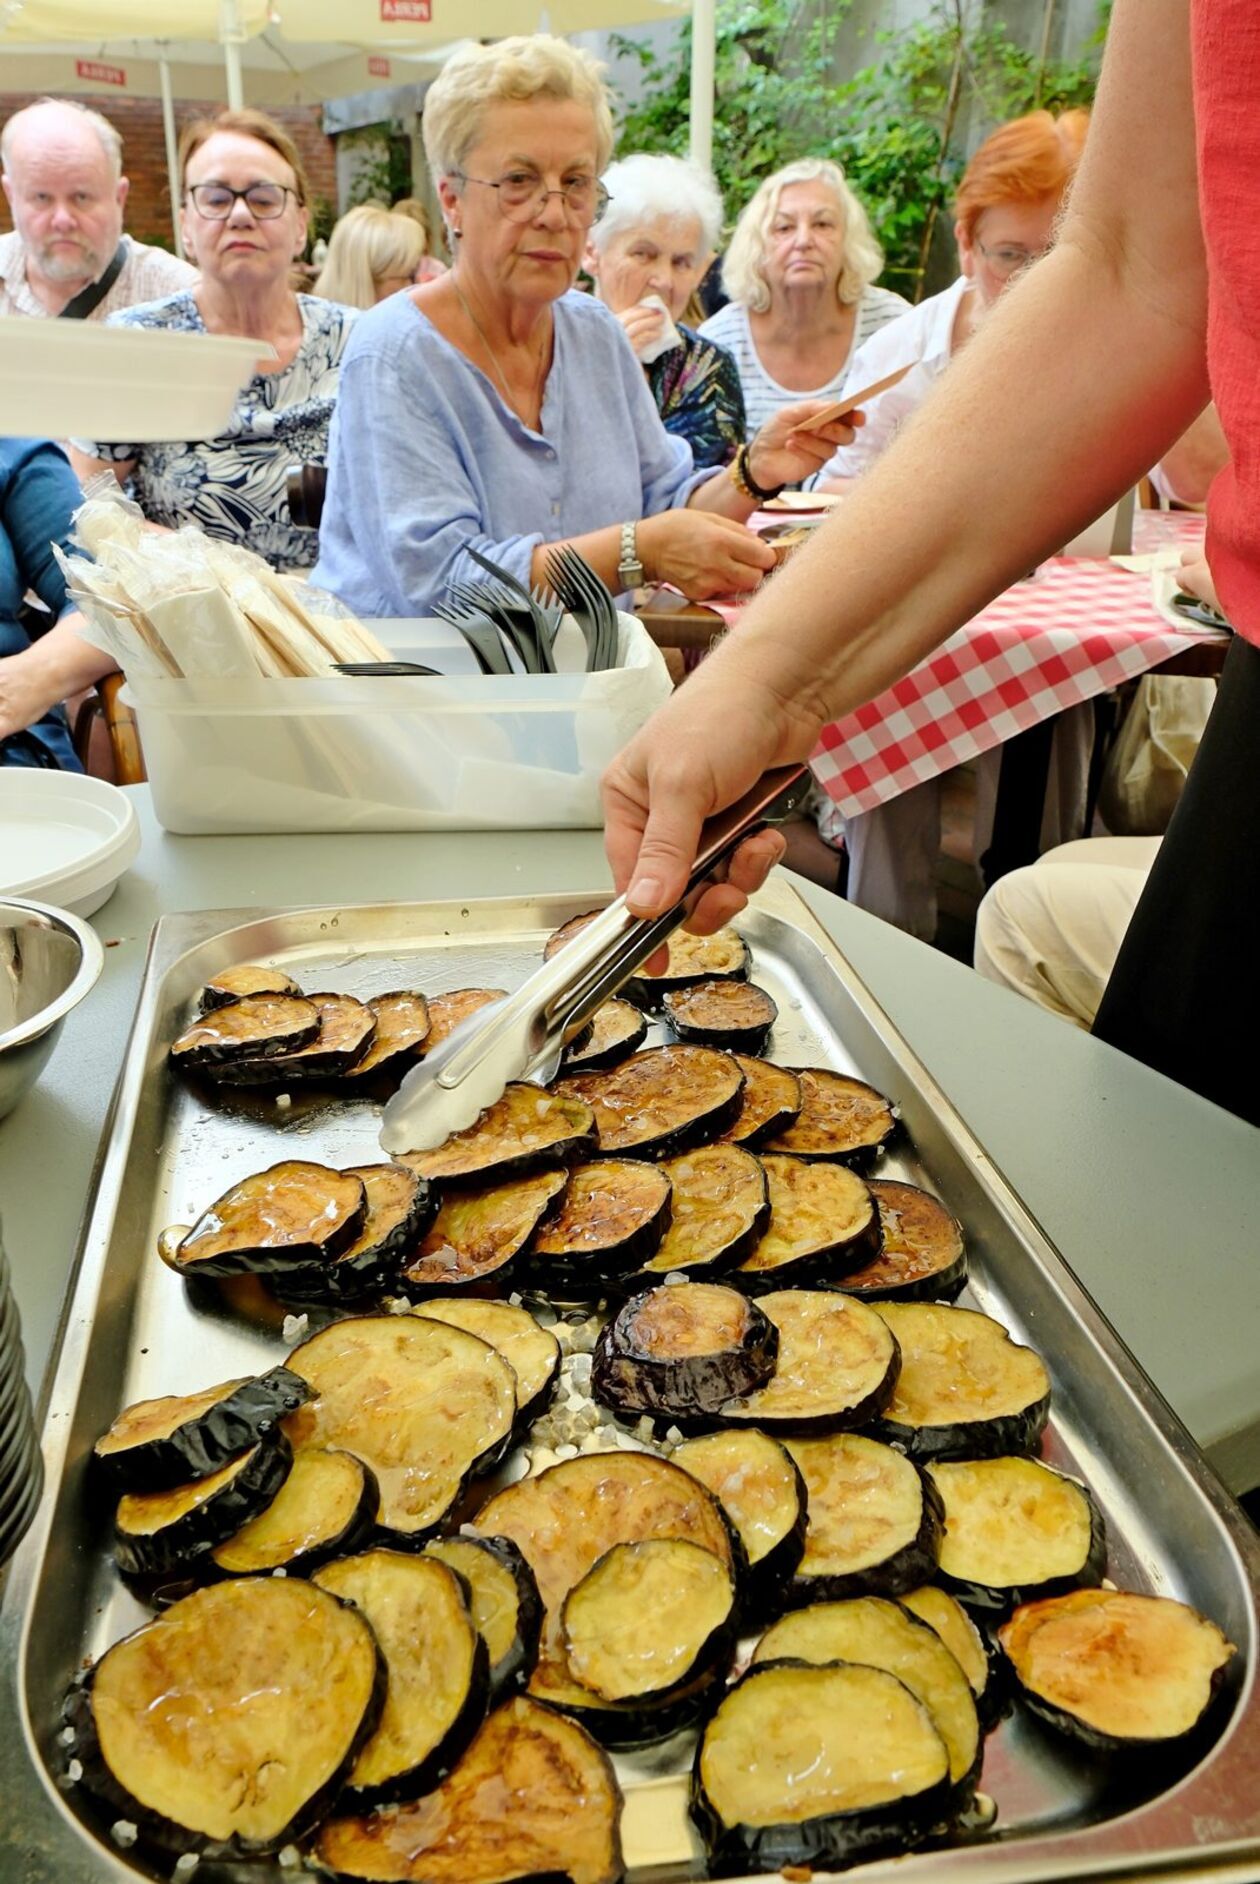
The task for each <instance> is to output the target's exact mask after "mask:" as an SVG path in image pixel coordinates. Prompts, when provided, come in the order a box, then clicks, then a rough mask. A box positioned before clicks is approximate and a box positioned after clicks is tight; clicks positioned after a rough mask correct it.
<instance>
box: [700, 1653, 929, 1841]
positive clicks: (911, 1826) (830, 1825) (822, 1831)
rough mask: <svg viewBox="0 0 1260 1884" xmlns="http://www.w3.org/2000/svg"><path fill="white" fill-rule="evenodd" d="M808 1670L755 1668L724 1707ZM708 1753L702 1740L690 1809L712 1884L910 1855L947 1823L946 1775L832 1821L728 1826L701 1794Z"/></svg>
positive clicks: (786, 1662)
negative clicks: (754, 1684) (759, 1685)
mask: <svg viewBox="0 0 1260 1884" xmlns="http://www.w3.org/2000/svg"><path fill="white" fill-rule="evenodd" d="M809 1666H810V1664H809V1663H808V1662H803V1661H798V1660H797V1659H796V1658H795V1657H791V1656H785V1657H784V1658H783V1659H782V1660H781V1661H772V1662H758V1663H756V1664H754V1666H753V1667H751V1668H749V1669H747V1670H746V1671H745V1673H744V1674H742V1675H741V1676H740V1678H739V1680H738V1681H736V1682H732V1684H731V1686H730V1687H729V1688H727V1690H726V1692H725V1694H724V1695H723V1697H722V1698H723V1700H725V1699H726V1698H727V1697H728V1696H729V1695H731V1694H733V1693H734V1692H735V1691H736V1690H737V1689H739V1688H742V1687H743V1686H744V1685H745V1683H747V1682H751V1681H755V1680H756V1679H757V1677H758V1676H759V1675H760V1674H762V1673H764V1672H765V1671H766V1670H768V1669H778V1668H802V1669H804V1668H808V1667H809ZM890 1679H895V1677H890ZM703 1751H704V1736H703V1734H702V1735H701V1737H700V1740H699V1742H698V1744H697V1746H696V1751H695V1758H694V1760H693V1762H692V1768H691V1792H690V1799H689V1808H690V1812H691V1817H692V1819H693V1820H694V1822H695V1824H696V1827H697V1829H698V1830H699V1832H700V1835H701V1837H702V1838H703V1839H704V1843H705V1848H706V1850H707V1852H708V1854H709V1876H710V1877H714V1878H717V1877H738V1876H742V1875H744V1874H746V1873H748V1872H756V1873H773V1872H776V1871H784V1870H786V1869H787V1868H788V1867H789V1866H799V1867H802V1868H804V1869H806V1870H819V1871H826V1872H827V1873H828V1874H830V1873H831V1872H832V1871H834V1869H835V1868H836V1866H837V1865H849V1864H855V1863H858V1862H859V1861H864V1860H867V1859H871V1858H878V1857H891V1856H894V1855H896V1854H898V1853H901V1852H904V1851H907V1850H909V1849H911V1848H912V1847H913V1846H915V1845H917V1844H921V1843H922V1842H923V1840H924V1839H925V1838H927V1836H928V1835H929V1834H930V1833H931V1832H932V1831H933V1830H934V1828H935V1827H936V1826H938V1825H939V1824H941V1823H942V1822H943V1821H945V1820H947V1819H948V1816H949V1807H950V1792H951V1785H950V1780H949V1774H948V1772H947V1773H946V1775H945V1777H944V1779H943V1780H942V1781H941V1782H940V1784H939V1785H936V1786H932V1787H930V1788H928V1789H927V1790H926V1791H924V1792H922V1793H920V1794H918V1795H917V1796H915V1797H912V1798H909V1799H907V1798H900V1799H894V1800H892V1801H890V1802H889V1803H888V1804H887V1805H884V1806H871V1807H868V1808H866V1809H865V1810H861V1811H853V1812H837V1813H830V1814H828V1815H826V1816H825V1817H819V1818H815V1819H800V1820H796V1821H791V1820H789V1821H787V1822H785V1823H784V1824H781V1825H764V1826H762V1825H727V1824H726V1823H725V1822H724V1821H723V1820H722V1819H721V1818H720V1817H719V1815H718V1813H717V1812H716V1811H715V1809H714V1807H713V1805H712V1804H711V1802H710V1800H709V1798H708V1796H707V1795H706V1793H705V1790H704V1782H703V1780H702V1778H701V1770H700V1768H701V1756H702V1754H703Z"/></svg>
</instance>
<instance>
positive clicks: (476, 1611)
mask: <svg viewBox="0 0 1260 1884" xmlns="http://www.w3.org/2000/svg"><path fill="white" fill-rule="evenodd" d="M424 1554H425V1556H426V1557H436V1558H437V1560H438V1562H439V1563H444V1564H446V1565H447V1566H448V1567H449V1568H450V1569H452V1570H454V1571H455V1572H456V1573H457V1575H459V1576H461V1577H463V1579H464V1582H465V1584H466V1586H467V1591H468V1604H469V1609H470V1611H471V1614H472V1619H473V1622H474V1624H475V1625H476V1628H477V1633H478V1635H480V1636H481V1638H482V1640H483V1641H484V1642H485V1645H486V1649H487V1652H488V1654H489V1657H490V1705H491V1707H497V1706H498V1704H499V1702H500V1701H502V1700H505V1699H506V1698H507V1697H508V1695H510V1694H514V1693H515V1692H516V1691H517V1689H518V1688H523V1687H524V1686H525V1684H526V1683H527V1682H528V1680H529V1678H530V1676H531V1675H532V1674H533V1672H534V1664H535V1662H536V1661H537V1660H538V1641H539V1637H540V1635H541V1633H542V1616H543V1609H542V1598H541V1597H540V1596H539V1594H538V1585H537V1583H536V1582H535V1581H534V1573H533V1571H532V1570H531V1569H530V1567H529V1565H528V1564H527V1563H526V1561H525V1559H524V1557H523V1556H522V1555H521V1553H520V1551H519V1550H518V1549H517V1547H516V1545H515V1544H514V1543H513V1542H512V1541H511V1539H510V1538H507V1537H435V1538H434V1539H433V1541H432V1542H431V1543H428V1544H426V1545H425V1547H424Z"/></svg>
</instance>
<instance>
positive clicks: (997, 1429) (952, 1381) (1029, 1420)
mask: <svg viewBox="0 0 1260 1884" xmlns="http://www.w3.org/2000/svg"><path fill="white" fill-rule="evenodd" d="M875 1312H876V1313H877V1314H878V1315H880V1316H881V1317H882V1318H883V1320H884V1321H885V1322H886V1323H887V1324H888V1326H889V1328H891V1329H892V1332H893V1334H894V1335H895V1337H896V1340H897V1345H898V1347H899V1348H900V1349H901V1373H900V1374H899V1376H898V1378H897V1386H896V1389H895V1391H894V1393H893V1396H892V1399H891V1400H890V1401H889V1403H888V1405H887V1406H886V1407H885V1408H884V1411H883V1414H882V1415H881V1417H880V1420H879V1424H878V1426H877V1427H875V1428H874V1429H873V1430H874V1432H875V1435H876V1437H877V1438H879V1439H886V1440H888V1442H889V1443H890V1445H894V1446H900V1447H901V1448H902V1449H903V1451H905V1452H908V1453H909V1454H910V1455H911V1457H912V1458H915V1459H995V1458H999V1457H1000V1456H1002V1455H1003V1454H1005V1453H1013V1452H1033V1451H1035V1450H1036V1447H1037V1442H1038V1440H1039V1439H1040V1438H1041V1435H1042V1433H1043V1432H1044V1431H1045V1425H1046V1421H1047V1419H1048V1418H1049V1415H1050V1376H1049V1374H1048V1373H1047V1372H1046V1368H1045V1363H1044V1362H1043V1360H1042V1359H1041V1356H1040V1355H1039V1354H1036V1353H1034V1351H1033V1350H1032V1348H1024V1347H1020V1346H1019V1345H1018V1344H1017V1343H1016V1342H1014V1341H1012V1340H1011V1337H1010V1335H1009V1334H1008V1333H1007V1331H1006V1329H1005V1328H1004V1327H1003V1326H1002V1324H1001V1322H1000V1321H994V1320H992V1319H991V1317H990V1316H988V1315H982V1314H980V1313H979V1312H978V1311H977V1310H975V1309H971V1308H950V1307H948V1306H947V1305H946V1304H945V1303H944V1302H880V1303H878V1304H876V1309H875Z"/></svg>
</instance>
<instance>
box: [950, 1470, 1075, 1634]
mask: <svg viewBox="0 0 1260 1884" xmlns="http://www.w3.org/2000/svg"><path fill="white" fill-rule="evenodd" d="M926 1469H927V1473H928V1477H929V1478H930V1479H931V1481H932V1483H933V1485H935V1487H936V1490H937V1492H938V1494H939V1496H940V1498H941V1502H942V1504H943V1507H944V1511H945V1536H944V1539H943V1541H942V1543H941V1560H940V1580H941V1582H942V1583H943V1584H944V1585H945V1587H946V1588H947V1589H949V1590H952V1591H953V1593H954V1595H955V1596H957V1598H958V1600H959V1601H960V1602H961V1603H965V1604H966V1605H967V1607H968V1608H969V1609H976V1610H979V1611H980V1612H981V1613H982V1614H985V1615H996V1614H1004V1613H1005V1612H1006V1611H1008V1610H1010V1609H1014V1608H1016V1607H1017V1606H1018V1605H1019V1604H1020V1603H1030V1602H1036V1601H1039V1600H1040V1599H1041V1598H1043V1597H1047V1596H1061V1595H1064V1594H1065V1593H1066V1592H1067V1591H1068V1590H1075V1589H1079V1588H1080V1587H1081V1586H1082V1585H1087V1584H1094V1583H1098V1582H1099V1581H1100V1579H1101V1577H1102V1573H1103V1566H1104V1563H1105V1561H1106V1537H1105V1533H1104V1529H1103V1520H1102V1513H1101V1512H1100V1511H1099V1509H1098V1507H1097V1505H1096V1504H1095V1503H1094V1501H1093V1499H1092V1498H1091V1496H1090V1494H1089V1492H1088V1491H1087V1490H1086V1489H1085V1487H1084V1486H1083V1485H1079V1484H1078V1483H1077V1482H1076V1480H1075V1479H1072V1478H1068V1477H1067V1476H1066V1475H1065V1474H1064V1473H1062V1472H1056V1471H1054V1470H1052V1468H1051V1467H1050V1466H1048V1465H1042V1463H1041V1461H1040V1460H1039V1459H974V1460H971V1459H969V1460H966V1461H959V1460H955V1461H950V1462H943V1463H940V1464H934V1465H929V1466H928V1467H927V1468H926Z"/></svg>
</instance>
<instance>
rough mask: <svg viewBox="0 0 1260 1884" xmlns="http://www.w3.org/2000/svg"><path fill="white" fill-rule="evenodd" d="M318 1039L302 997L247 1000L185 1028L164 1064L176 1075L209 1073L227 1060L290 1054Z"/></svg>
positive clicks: (315, 1014)
mask: <svg viewBox="0 0 1260 1884" xmlns="http://www.w3.org/2000/svg"><path fill="white" fill-rule="evenodd" d="M318 1033H319V1011H318V1009H317V1008H315V1007H314V1006H313V1005H312V1003H311V1002H310V1001H307V1000H305V999H304V998H303V997H302V996H300V995H291V994H247V995H244V996H243V997H242V998H241V999H240V1000H238V1001H228V1002H226V1003H225V1004H224V1005H223V1006H221V1007H216V1008H212V1009H211V1010H210V1012H209V1013H207V1014H203V1015H201V1016H200V1017H199V1018H198V1019H197V1020H195V1021H193V1022H191V1024H190V1025H189V1026H187V1027H185V1029H184V1031H183V1033H182V1034H180V1036H179V1038H178V1039H177V1040H175V1041H173V1042H172V1044H171V1051H170V1061H171V1065H172V1066H173V1067H175V1068H176V1069H177V1070H178V1071H180V1072H213V1071H214V1069H215V1068H216V1067H217V1066H222V1065H224V1064H226V1063H227V1062H228V1061H231V1060H248V1059H258V1058H262V1057H264V1056H271V1055H273V1054H281V1053H295V1052H296V1051H297V1050H298V1048H299V1047H305V1046H309V1045H310V1043H311V1041H312V1040H314V1039H315V1037H316V1036H317V1034H318Z"/></svg>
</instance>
